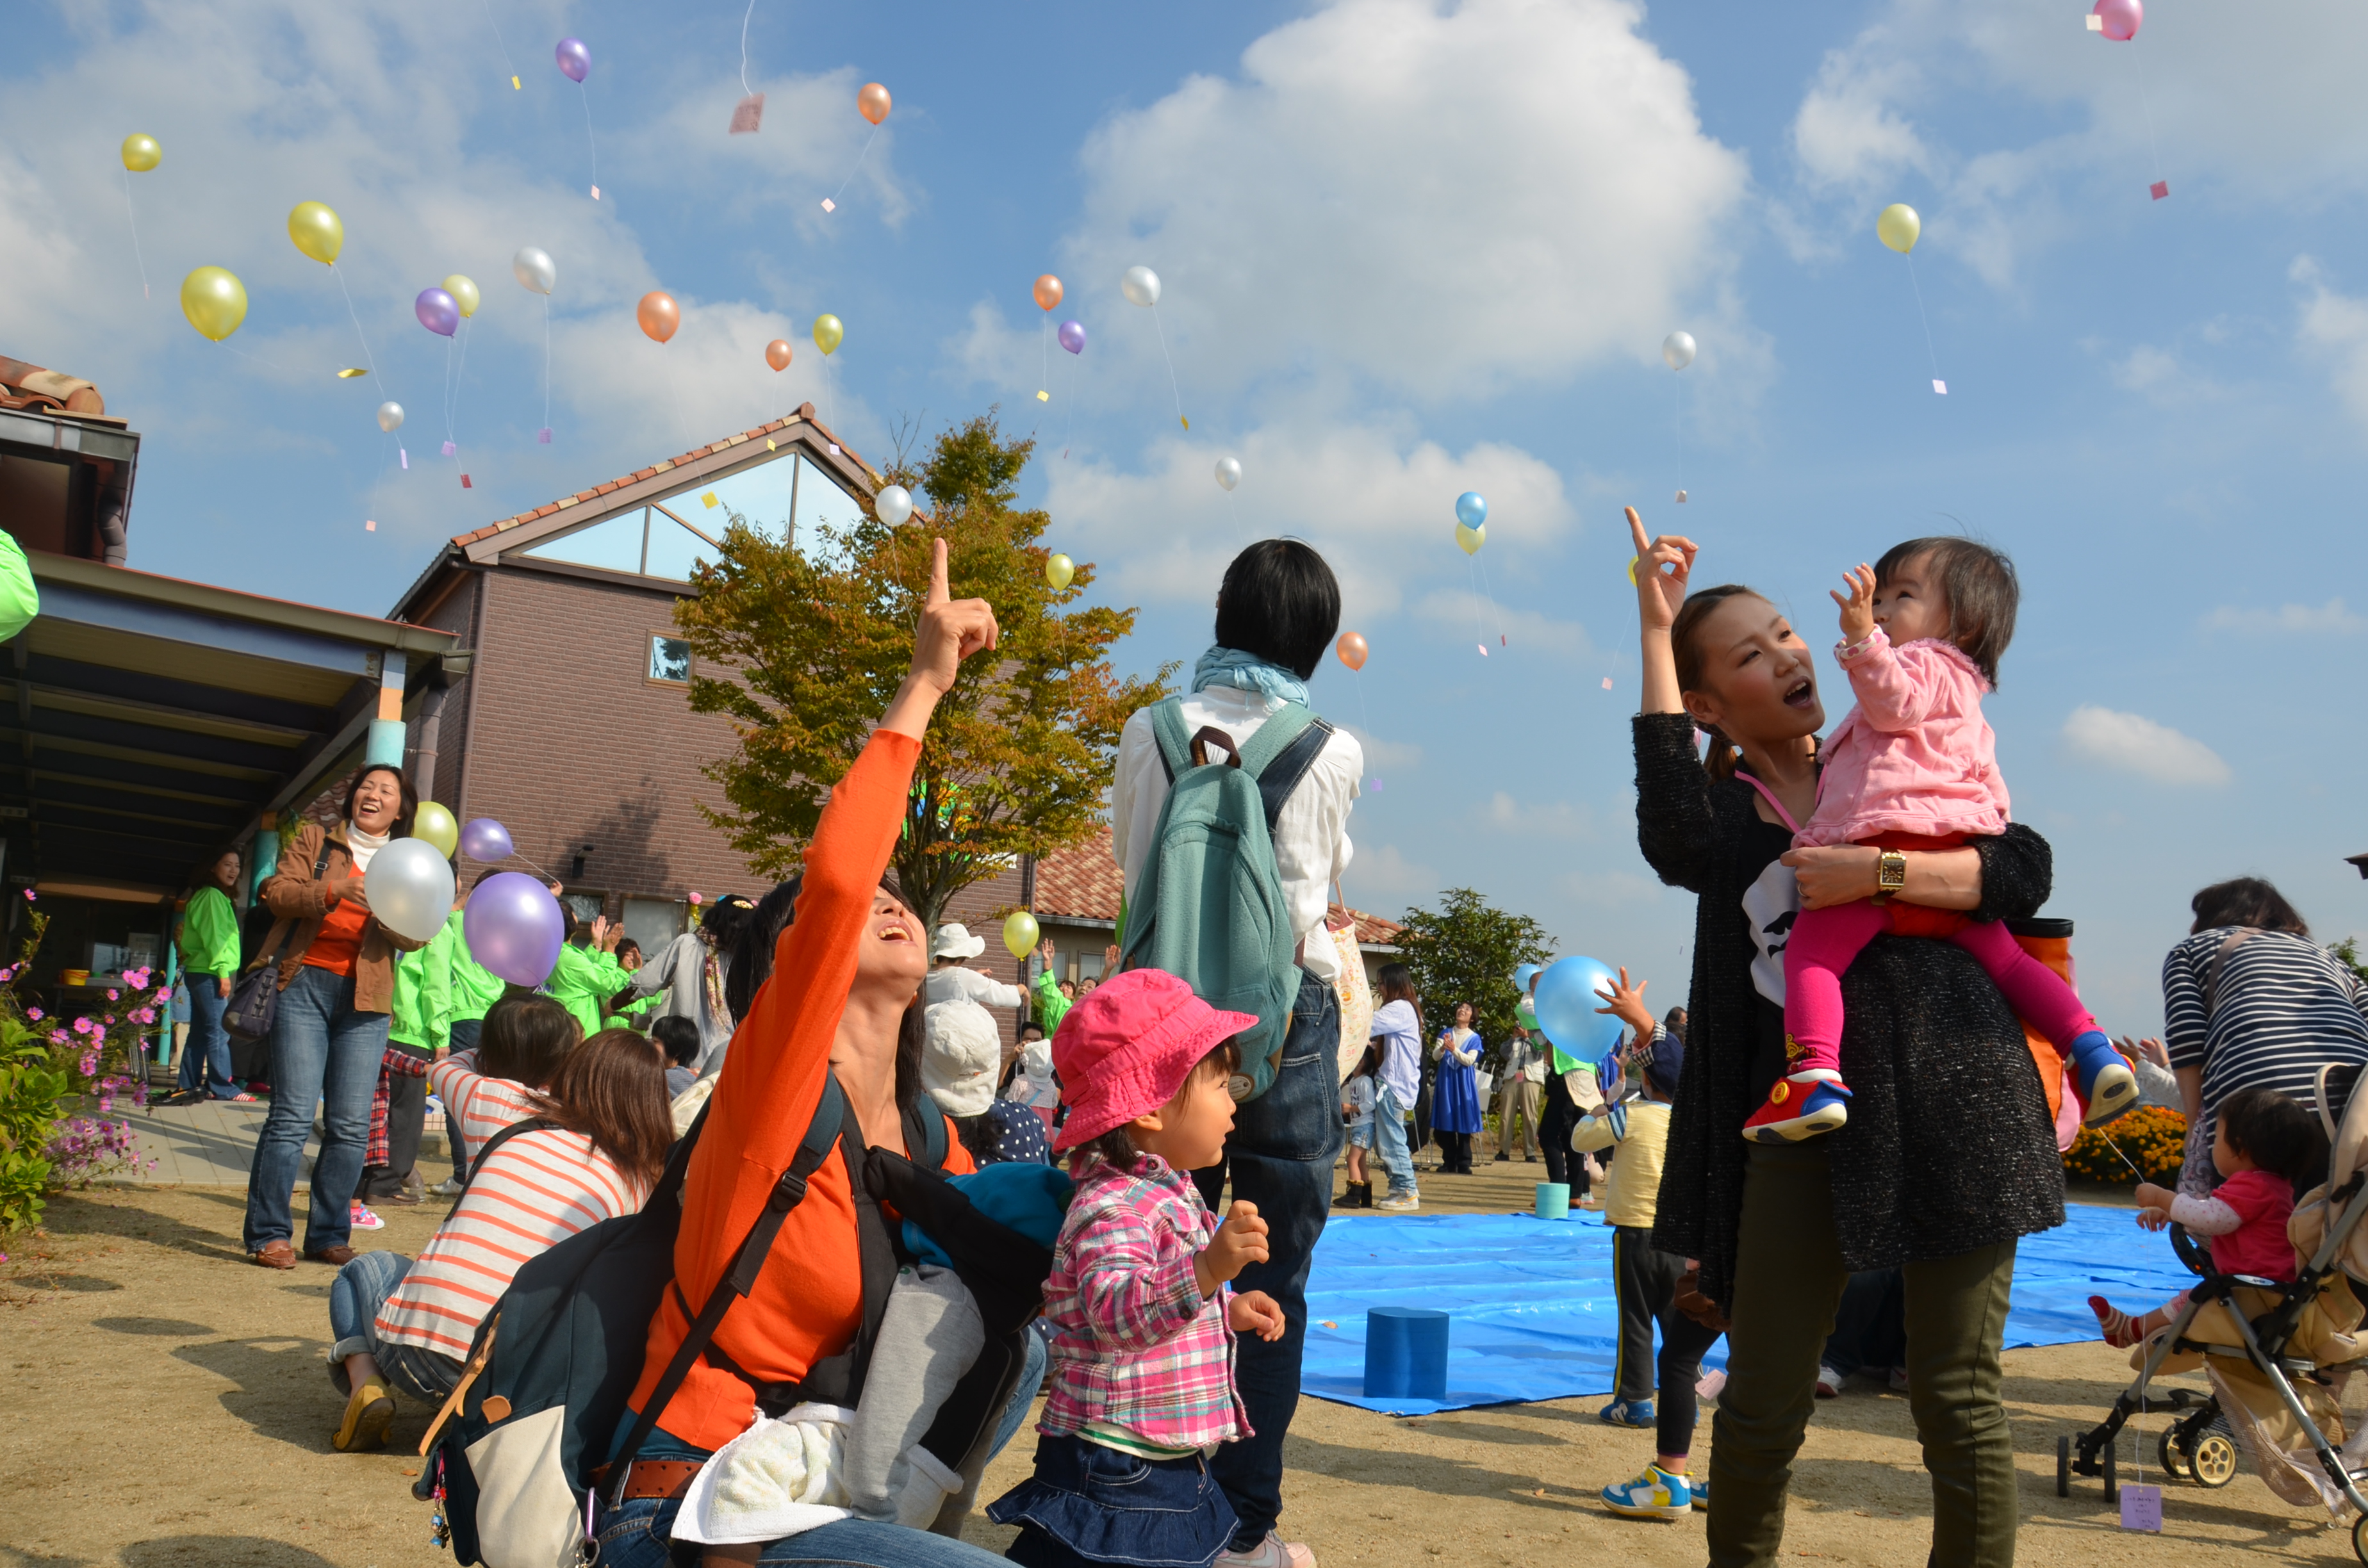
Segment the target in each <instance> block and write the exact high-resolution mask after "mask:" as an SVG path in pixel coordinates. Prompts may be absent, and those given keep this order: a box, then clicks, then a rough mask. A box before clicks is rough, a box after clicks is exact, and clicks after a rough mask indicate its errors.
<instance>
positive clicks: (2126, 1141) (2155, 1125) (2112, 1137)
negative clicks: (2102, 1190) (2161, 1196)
mask: <svg viewBox="0 0 2368 1568" xmlns="http://www.w3.org/2000/svg"><path fill="white" fill-rule="evenodd" d="M2186 1147H2187V1118H2185V1117H2183V1116H2181V1115H2180V1113H2179V1112H2177V1111H2175V1110H2165V1109H2163V1108H2160V1107H2158V1106H2141V1107H2139V1108H2137V1109H2136V1110H2134V1111H2132V1112H2130V1113H2129V1114H2128V1115H2127V1116H2123V1117H2117V1118H2115V1119H2113V1120H2112V1121H2109V1122H2107V1123H2106V1124H2105V1125H2104V1126H2102V1127H2084V1128H2082V1129H2080V1136H2079V1137H2078V1138H2077V1139H2075V1140H2074V1141H2073V1143H2072V1147H2070V1148H2069V1149H2066V1151H2064V1174H2065V1175H2066V1176H2075V1177H2078V1178H2079V1179H2081V1180H2083V1181H2102V1182H2113V1183H2117V1184H2119V1185H2121V1186H2123V1187H2133V1186H2135V1185H2136V1183H2137V1179H2138V1178H2137V1177H2136V1176H2133V1175H2131V1174H2130V1165H2135V1166H2137V1168H2138V1169H2139V1170H2142V1171H2144V1172H2145V1173H2146V1180H2148V1181H2150V1182H2153V1183H2155V1184H2156V1185H2157V1186H2161V1187H2169V1186H2171V1185H2172V1184H2174V1183H2175V1182H2177V1181H2178V1179H2179V1165H2180V1158H2181V1157H2182V1156H2183V1154H2184V1153H2185V1152H2186ZM2116 1149H2119V1150H2120V1151H2121V1153H2123V1154H2125V1155H2127V1156H2128V1157H2129V1165H2124V1164H2123V1163H2122V1160H2121V1158H2120V1157H2118V1156H2117V1155H2115V1153H2113V1151H2114V1150H2116Z"/></svg>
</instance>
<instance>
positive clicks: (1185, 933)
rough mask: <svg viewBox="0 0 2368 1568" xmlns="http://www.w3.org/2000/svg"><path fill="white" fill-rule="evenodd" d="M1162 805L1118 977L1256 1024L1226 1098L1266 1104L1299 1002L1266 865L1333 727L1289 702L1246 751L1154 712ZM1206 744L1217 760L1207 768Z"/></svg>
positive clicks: (1179, 713) (1277, 874) (1132, 904)
mask: <svg viewBox="0 0 2368 1568" xmlns="http://www.w3.org/2000/svg"><path fill="white" fill-rule="evenodd" d="M1150 713H1151V728H1152V733H1153V734H1154V735H1155V736H1156V737H1157V739H1158V742H1159V760H1160V763H1161V765H1162V766H1163V767H1166V768H1167V783H1168V790H1167V802H1166V803H1165V804H1164V805H1162V806H1161V807H1160V808H1159V825H1158V827H1157V828H1156V829H1155V830H1154V831H1153V834H1152V850H1151V853H1150V855H1149V856H1147V857H1146V858H1144V863H1143V877H1142V880H1141V881H1140V882H1139V883H1138V884H1137V885H1136V886H1135V888H1134V889H1133V891H1132V893H1131V895H1130V896H1129V898H1128V900H1127V910H1126V931H1125V935H1124V942H1125V947H1124V949H1123V950H1122V952H1121V956H1120V960H1119V967H1120V968H1121V969H1158V970H1165V971H1167V972H1168V973H1169V974H1173V975H1176V976H1178V978H1180V979H1181V980H1183V981H1184V982H1185V983H1187V984H1189V985H1190V986H1191V987H1192V990H1193V992H1194V993H1195V994H1198V995H1199V996H1200V998H1201V1000H1202V1001H1204V1002H1206V1003H1208V1004H1209V1005H1210V1006H1212V1007H1223V1008H1225V1009H1227V1010H1229V1011H1232V1012H1236V1013H1249V1014H1253V1015H1255V1016H1256V1017H1257V1018H1258V1027H1257V1028H1254V1029H1249V1030H1246V1031H1245V1032H1244V1033H1243V1035H1242V1037H1241V1051H1242V1065H1241V1070H1240V1072H1239V1073H1237V1074H1235V1077H1234V1081H1233V1085H1232V1088H1233V1094H1234V1098H1235V1099H1236V1100H1250V1099H1256V1098H1257V1097H1258V1096H1260V1095H1262V1094H1264V1093H1266V1091H1267V1088H1268V1085H1271V1084H1272V1083H1273V1082H1274V1075H1275V1073H1276V1071H1277V1069H1279V1068H1280V1067H1281V1065H1282V1043H1283V1039H1284V1037H1285V1036H1286V1035H1288V1034H1289V1033H1290V1032H1291V1008H1292V1002H1293V1001H1294V1000H1296V999H1297V997H1298V994H1299V966H1298V964H1297V963H1296V962H1295V961H1294V959H1293V952H1294V949H1296V947H1297V945H1298V939H1297V937H1294V936H1293V935H1292V929H1291V911H1290V909H1289V907H1288V906H1287V905H1286V904H1285V903H1283V897H1282V874H1281V871H1280V870H1279V869H1277V868H1276V865H1275V858H1274V824H1275V819H1276V818H1277V817H1278V816H1280V815H1281V812H1282V805H1283V802H1284V801H1287V800H1289V799H1290V798H1291V792H1292V790H1293V789H1295V788H1297V786H1298V784H1299V781H1300V779H1301V778H1304V777H1305V776H1306V773H1307V770H1308V768H1309V767H1312V766H1314V764H1315V757H1316V755H1317V754H1318V753H1319V752H1321V751H1322V750H1323V749H1324V746H1325V744H1326V742H1327V741H1329V740H1330V739H1331V738H1332V733H1333V730H1332V726H1331V725H1330V724H1327V723H1326V722H1324V721H1323V720H1321V719H1318V718H1317V717H1316V716H1315V714H1314V713H1312V712H1310V711H1309V710H1308V709H1307V706H1306V705H1305V704H1304V703H1299V702H1292V703H1286V704H1284V705H1283V707H1282V708H1281V710H1280V711H1278V712H1276V713H1275V714H1273V715H1272V716H1271V717H1269V719H1268V720H1267V721H1266V722H1265V723H1263V724H1260V725H1259V726H1258V733H1256V734H1254V735H1252V736H1251V737H1250V738H1249V740H1248V742H1247V744H1243V745H1240V746H1236V745H1235V744H1234V740H1233V737H1232V736H1230V735H1228V734H1226V733H1224V731H1223V730H1220V729H1217V728H1216V727H1214V726H1213V725H1209V726H1203V727H1202V729H1201V733H1199V734H1196V735H1187V734H1186V733H1184V704H1183V700H1182V699H1180V698H1173V697H1171V698H1169V699H1167V700H1166V701H1165V702H1160V703H1157V704H1155V705H1154V706H1153V707H1152V708H1151V710H1150ZM1211 744H1214V745H1215V746H1216V747H1217V748H1218V749H1219V750H1221V751H1223V752H1224V754H1225V758H1226V759H1225V760H1224V761H1223V762H1215V763H1212V762H1211V761H1210V760H1209V748H1210V746H1211Z"/></svg>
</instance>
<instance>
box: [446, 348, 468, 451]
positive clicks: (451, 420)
mask: <svg viewBox="0 0 2368 1568" xmlns="http://www.w3.org/2000/svg"><path fill="white" fill-rule="evenodd" d="M444 343H445V349H446V351H447V352H448V353H449V352H450V349H451V339H450V338H446V339H445V340H444ZM468 379H469V318H468V317H466V316H462V317H461V363H460V367H459V368H458V369H455V370H454V371H453V372H452V402H451V406H450V408H448V409H447V410H446V411H445V415H444V426H445V428H444V437H445V439H446V440H450V439H451V438H452V426H454V425H456V424H458V423H459V421H460V418H461V382H463V381H467V380H468ZM452 460H453V461H454V462H458V461H460V460H461V455H460V450H459V448H458V447H457V446H456V447H455V448H454V449H453V454H452Z"/></svg>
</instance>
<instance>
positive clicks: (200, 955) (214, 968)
mask: <svg viewBox="0 0 2368 1568" xmlns="http://www.w3.org/2000/svg"><path fill="white" fill-rule="evenodd" d="M0 538H6V535H5V534H0ZM13 542H14V541H11V543H12V544H13ZM0 553H5V552H0ZM23 560H24V551H17V561H18V562H20V563H21V562H23ZM5 576H6V573H5V572H0V577H5ZM0 597H5V595H0ZM238 880H239V857H238V851H237V850H235V849H225V850H223V851H222V855H221V856H220V857H219V858H216V859H215V861H214V863H213V864H212V865H211V867H209V868H208V869H207V870H206V877H205V882H204V885H202V886H201V887H199V889H198V891H197V892H193V893H191V894H190V895H189V902H188V906H187V907H186V908H184V909H183V910H182V912H181V929H180V933H179V935H178V936H177V937H176V939H175V941H176V946H177V947H179V949H181V972H182V978H183V979H185V980H187V981H188V986H189V1040H188V1044H187V1045H185V1046H183V1047H182V1048H181V1075H180V1080H179V1092H178V1093H177V1094H176V1096H174V1097H175V1099H176V1102H178V1103H181V1104H194V1103H195V1102H197V1101H199V1100H202V1099H204V1098H205V1097H206V1096H208V1094H211V1095H212V1096H213V1097H214V1098H215V1099H218V1100H244V1101H246V1102H248V1103H250V1104H251V1103H252V1102H253V1101H254V1099H255V1096H253V1095H250V1094H248V1093H247V1092H246V1091H245V1089H244V1088H242V1087H240V1086H239V1085H238V1083H237V1082H236V1081H235V1080H233V1078H232V1077H231V1075H230V1032H229V1031H228V1030H226V1029H224V1028H222V1008H223V1007H224V1006H227V1005H228V1003H229V1001H230V988H231V984H232V983H233V981H234V980H236V979H237V977H238V970H239V947H238V910H237V909H236V908H235V907H234V906H233V904H232V903H231V893H232V891H233V890H234V889H235V888H236V887H237V886H238Z"/></svg>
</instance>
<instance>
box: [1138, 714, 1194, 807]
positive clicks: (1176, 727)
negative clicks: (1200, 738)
mask: <svg viewBox="0 0 2368 1568" xmlns="http://www.w3.org/2000/svg"><path fill="white" fill-rule="evenodd" d="M1146 711H1148V712H1149V713H1150V714H1151V736H1152V739H1154V740H1155V741H1156V742H1158V743H1159V766H1160V767H1164V768H1166V769H1167V782H1168V783H1169V784H1170V785H1173V784H1174V783H1175V782H1176V776H1177V775H1178V774H1179V773H1181V772H1183V771H1184V770H1185V769H1186V768H1188V767H1191V766H1192V737H1191V736H1190V734H1188V733H1185V730H1184V699H1182V698H1180V697H1169V698H1164V699H1161V700H1159V701H1157V702H1155V703H1153V704H1152V705H1151V707H1150V708H1149V709H1148V710H1146Z"/></svg>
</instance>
